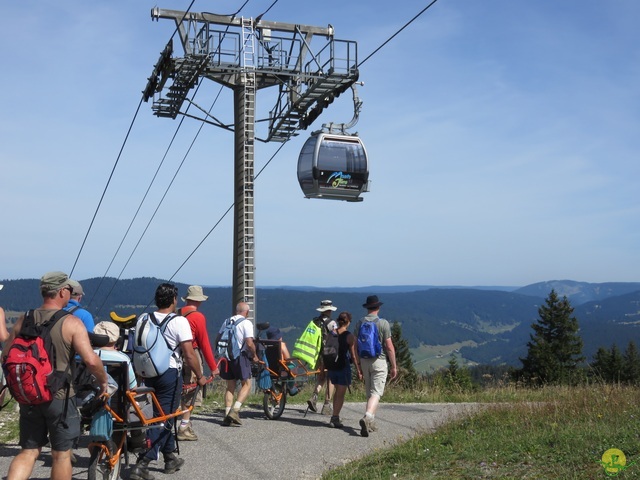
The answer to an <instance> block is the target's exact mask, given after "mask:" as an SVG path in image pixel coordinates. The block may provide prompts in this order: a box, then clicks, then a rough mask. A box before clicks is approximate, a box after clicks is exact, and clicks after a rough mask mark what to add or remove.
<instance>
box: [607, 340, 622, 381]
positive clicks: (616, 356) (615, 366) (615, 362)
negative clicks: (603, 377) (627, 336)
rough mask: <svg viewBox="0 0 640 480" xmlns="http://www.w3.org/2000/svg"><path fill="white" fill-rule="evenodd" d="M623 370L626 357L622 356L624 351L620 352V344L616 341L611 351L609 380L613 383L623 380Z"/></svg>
mask: <svg viewBox="0 0 640 480" xmlns="http://www.w3.org/2000/svg"><path fill="white" fill-rule="evenodd" d="M623 370H624V359H623V358H622V353H621V352H620V349H619V348H618V345H616V344H615V343H614V344H613V345H612V346H611V350H610V351H609V371H608V372H607V377H608V379H609V381H610V382H613V383H620V382H621V381H623V380H624V378H623Z"/></svg>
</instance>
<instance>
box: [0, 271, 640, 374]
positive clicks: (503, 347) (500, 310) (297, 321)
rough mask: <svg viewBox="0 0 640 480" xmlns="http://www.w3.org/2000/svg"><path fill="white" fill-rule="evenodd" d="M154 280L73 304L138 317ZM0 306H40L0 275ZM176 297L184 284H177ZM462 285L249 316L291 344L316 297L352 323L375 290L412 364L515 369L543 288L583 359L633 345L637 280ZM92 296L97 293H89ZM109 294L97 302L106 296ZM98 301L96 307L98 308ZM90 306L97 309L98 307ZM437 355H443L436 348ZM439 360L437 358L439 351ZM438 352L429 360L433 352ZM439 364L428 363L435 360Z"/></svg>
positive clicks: (213, 298) (94, 283)
mask: <svg viewBox="0 0 640 480" xmlns="http://www.w3.org/2000/svg"><path fill="white" fill-rule="evenodd" d="M162 281H163V280H160V279H155V278H137V279H131V280H120V281H117V282H116V280H115V279H114V278H105V279H100V278H94V279H86V280H81V282H82V284H83V288H84V290H85V298H84V300H83V303H84V304H85V305H87V306H88V308H89V310H90V311H91V312H92V313H93V314H94V315H96V316H97V317H98V318H99V319H105V318H108V312H109V311H111V310H115V311H116V312H118V313H119V314H121V315H127V314H131V313H137V314H138V313H141V312H142V311H143V310H144V309H145V308H146V307H147V306H150V307H149V308H152V307H153V294H154V292H155V288H156V287H157V285H158V284H159V283H161V282H162ZM0 283H3V284H4V285H5V287H4V289H3V290H1V291H0V306H2V307H4V308H5V310H7V311H9V312H10V314H13V315H17V314H18V313H19V312H23V311H25V310H27V309H28V308H33V307H35V306H38V305H39V304H40V303H41V299H40V296H39V292H38V280H36V279H31V280H3V281H0ZM177 286H178V288H179V291H180V294H181V295H184V293H185V292H186V289H187V285H185V284H181V283H177ZM507 288H511V287H503V289H502V290H501V289H499V287H497V288H488V287H487V288H486V289H484V288H479V287H478V288H469V287H433V286H419V285H416V286H388V287H383V286H370V287H354V288H338V289H336V290H331V289H322V288H315V287H296V288H276V287H267V288H258V290H257V319H258V321H260V322H270V323H271V324H273V325H275V326H277V327H279V328H280V329H281V330H282V331H283V333H284V339H285V341H286V342H287V343H288V344H289V345H292V344H293V342H294V341H295V339H296V338H297V337H298V336H299V334H300V332H301V331H302V329H303V328H304V327H305V326H306V325H307V323H308V322H309V321H310V320H311V318H313V317H314V316H315V315H317V314H318V312H317V311H316V310H315V309H316V307H317V306H318V305H319V303H320V300H323V299H327V298H329V299H331V300H333V302H334V304H335V305H336V306H337V307H338V311H343V310H348V311H350V312H352V314H353V316H354V318H355V319H358V318H360V317H361V316H362V315H364V313H365V311H364V309H363V308H362V304H363V303H364V301H365V299H366V296H367V295H371V294H377V295H379V296H380V300H381V301H382V302H384V305H383V307H382V310H381V315H382V316H383V317H384V318H386V319H388V320H389V321H391V322H394V321H398V322H399V323H400V324H401V326H402V332H403V336H404V337H405V338H406V339H407V340H408V342H409V345H410V347H411V349H412V354H413V356H414V361H415V362H417V363H419V365H420V366H421V367H426V366H427V365H429V368H435V367H434V365H435V366H442V365H443V363H442V362H444V365H446V358H450V357H446V355H445V354H453V353H452V352H455V354H456V355H457V354H458V353H459V355H460V356H461V360H462V362H463V363H464V362H468V363H481V364H503V363H506V364H510V365H514V366H519V365H520V362H519V357H523V356H524V355H525V354H526V343H527V341H528V340H529V336H530V334H531V333H532V329H531V324H533V323H534V322H536V321H537V320H538V308H539V307H540V305H542V304H543V303H544V300H545V298H546V297H547V296H548V295H549V292H550V291H551V289H552V288H553V289H555V290H556V292H557V293H558V294H559V295H560V296H563V295H566V296H567V298H568V299H569V300H570V301H571V304H572V306H573V307H574V309H575V312H574V315H575V316H576V317H577V318H578V321H579V324H580V334H581V336H582V338H583V341H584V346H585V347H584V354H585V355H586V356H587V357H588V358H591V357H592V356H593V355H594V354H595V352H596V350H597V348H598V347H600V346H604V347H606V348H609V347H610V346H611V345H612V344H613V343H617V344H618V346H619V347H620V348H621V349H624V348H625V347H626V344H627V343H628V342H629V341H630V340H633V341H635V342H636V344H637V345H638V346H640V282H638V283H629V282H627V283H625V282H610V283H599V284H591V283H586V282H575V281H571V280H553V281H548V282H540V283H536V284H533V285H528V286H526V287H521V288H516V289H513V290H507ZM96 292H97V293H96ZM109 292H111V293H110V295H109V297H108V298H107V294H108V293H109ZM205 293H206V294H207V295H208V296H209V299H208V301H206V302H204V303H203V304H202V306H201V310H202V311H203V313H204V314H205V315H206V316H207V323H208V328H209V333H210V337H211V339H212V340H213V338H215V335H216V333H217V331H218V329H219V328H220V325H221V324H222V321H223V320H224V319H225V318H226V317H228V316H229V315H230V314H231V313H232V312H231V311H232V305H231V288H230V287H205ZM101 306H102V308H100V307H101ZM99 309H100V310H99ZM443 352H444V353H443ZM443 356H445V357H446V358H444V359H441V358H440V357H443ZM436 357H438V358H436ZM438 361H439V362H441V363H439V364H438V363H435V362H438Z"/></svg>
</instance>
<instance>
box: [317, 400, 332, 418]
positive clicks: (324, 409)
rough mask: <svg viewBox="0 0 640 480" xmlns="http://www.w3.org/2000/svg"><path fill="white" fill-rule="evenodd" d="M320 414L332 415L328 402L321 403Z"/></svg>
mask: <svg viewBox="0 0 640 480" xmlns="http://www.w3.org/2000/svg"><path fill="white" fill-rule="evenodd" d="M320 415H333V405H331V404H330V403H325V404H323V405H322V410H321V411H320Z"/></svg>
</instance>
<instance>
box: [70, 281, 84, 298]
mask: <svg viewBox="0 0 640 480" xmlns="http://www.w3.org/2000/svg"><path fill="white" fill-rule="evenodd" d="M69 285H71V287H72V288H73V292H71V295H84V290H82V285H80V282H76V281H75V280H74V279H73V278H70V279H69Z"/></svg>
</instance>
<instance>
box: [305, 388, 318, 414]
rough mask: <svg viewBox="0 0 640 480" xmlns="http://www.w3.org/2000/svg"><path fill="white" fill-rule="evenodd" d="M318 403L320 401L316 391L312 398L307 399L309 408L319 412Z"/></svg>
mask: <svg viewBox="0 0 640 480" xmlns="http://www.w3.org/2000/svg"><path fill="white" fill-rule="evenodd" d="M316 403H318V395H317V394H316V393H314V394H313V395H312V396H311V398H310V399H309V400H307V405H309V410H311V411H312V412H313V413H317V412H318V407H317V406H316Z"/></svg>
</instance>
